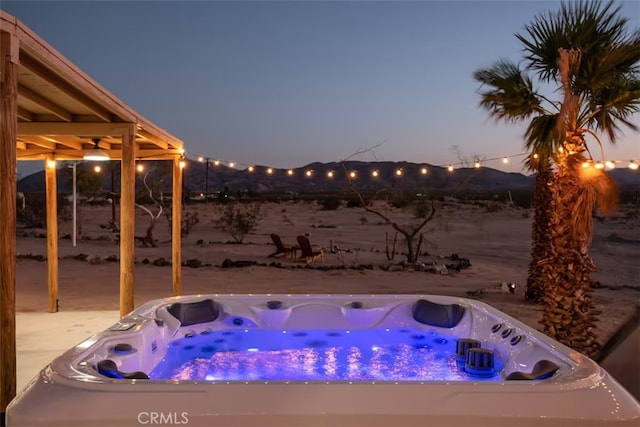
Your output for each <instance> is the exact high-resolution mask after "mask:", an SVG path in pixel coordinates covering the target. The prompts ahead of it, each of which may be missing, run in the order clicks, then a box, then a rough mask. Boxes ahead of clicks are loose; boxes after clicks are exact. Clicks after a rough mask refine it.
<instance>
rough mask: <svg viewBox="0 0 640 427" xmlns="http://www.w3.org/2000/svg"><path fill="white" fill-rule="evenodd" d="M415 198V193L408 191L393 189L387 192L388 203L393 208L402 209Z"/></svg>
mask: <svg viewBox="0 0 640 427" xmlns="http://www.w3.org/2000/svg"><path fill="white" fill-rule="evenodd" d="M414 200H415V194H413V193H411V192H408V191H393V192H392V193H390V194H389V199H388V201H389V204H390V205H391V206H393V207H394V208H398V209H402V208H406V207H407V206H410V205H411V204H412V203H413V202H414Z"/></svg>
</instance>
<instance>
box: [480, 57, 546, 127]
mask: <svg viewBox="0 0 640 427" xmlns="http://www.w3.org/2000/svg"><path fill="white" fill-rule="evenodd" d="M473 77H474V78H475V79H476V80H477V81H478V82H480V83H481V85H482V87H488V89H487V90H484V91H480V96H481V100H480V106H481V107H483V108H485V109H486V110H488V111H489V113H490V115H491V116H492V117H494V118H495V119H496V120H506V121H513V122H515V121H521V120H524V119H526V118H528V117H530V116H531V115H532V114H535V113H542V112H544V108H543V107H542V100H541V97H540V96H539V95H538V94H537V93H536V92H535V90H534V89H533V82H532V81H531V78H529V76H527V75H526V74H525V73H524V72H523V71H522V70H520V68H519V67H518V66H517V65H516V64H513V63H512V62H509V61H506V60H499V61H497V62H496V63H495V64H494V65H493V66H491V67H490V68H485V69H480V70H477V71H475V72H474V73H473Z"/></svg>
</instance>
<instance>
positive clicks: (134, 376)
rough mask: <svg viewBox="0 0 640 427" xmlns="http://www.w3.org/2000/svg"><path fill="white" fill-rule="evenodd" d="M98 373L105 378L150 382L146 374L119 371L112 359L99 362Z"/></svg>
mask: <svg viewBox="0 0 640 427" xmlns="http://www.w3.org/2000/svg"><path fill="white" fill-rule="evenodd" d="M97 368H98V372H99V373H100V374H102V375H104V376H105V377H109V378H116V379H119V380H122V379H127V380H148V379H149V376H148V375H147V374H145V373H144V372H140V371H137V372H122V371H119V370H118V366H117V365H116V362H114V361H113V360H110V359H105V360H101V361H99V362H98V366H97Z"/></svg>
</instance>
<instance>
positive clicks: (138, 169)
mask: <svg viewBox="0 0 640 427" xmlns="http://www.w3.org/2000/svg"><path fill="white" fill-rule="evenodd" d="M136 170H137V171H138V172H144V165H143V164H142V163H138V164H137V165H136Z"/></svg>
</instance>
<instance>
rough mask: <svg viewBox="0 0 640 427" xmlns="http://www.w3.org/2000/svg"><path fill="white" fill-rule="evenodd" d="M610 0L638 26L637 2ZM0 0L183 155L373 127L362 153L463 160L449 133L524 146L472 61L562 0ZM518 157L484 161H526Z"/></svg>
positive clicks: (285, 154) (225, 153)
mask: <svg viewBox="0 0 640 427" xmlns="http://www.w3.org/2000/svg"><path fill="white" fill-rule="evenodd" d="M619 4H621V5H622V11H623V14H624V16H626V17H628V18H630V19H631V22H630V24H631V27H633V28H638V27H639V26H640V2H639V1H627V2H620V3H619ZM0 8H1V9H3V10H5V11H7V12H8V13H10V14H12V15H14V16H15V17H16V18H18V19H19V20H21V21H22V22H23V23H24V24H25V25H27V26H28V27H29V28H31V29H32V30H33V31H34V32H36V33H37V34H38V35H39V36H40V37H42V38H43V39H44V40H46V41H47V42H48V43H49V44H51V45H52V46H53V47H54V48H56V49H57V50H58V51H60V52H61V53H62V54H63V55H65V56H66V57H67V58H68V59H69V60H70V61H72V62H73V63H75V64H76V65H77V66H78V67H79V68H80V69H82V70H83V71H84V72H86V73H87V74H88V75H89V76H91V78H93V79H94V80H95V81H97V82H98V83H99V84H101V85H102V86H103V87H105V88H106V89H107V90H108V91H109V92H111V93H113V94H114V95H115V96H117V97H118V98H120V99H121V100H122V101H124V102H125V103H126V104H128V105H129V106H130V107H131V108H133V109H134V110H136V111H137V112H138V113H140V114H141V115H142V116H144V117H146V118H147V119H148V120H150V121H152V122H153V123H155V124H156V125H158V126H160V127H162V128H164V129H166V130H167V131H168V132H170V133H171V134H173V135H174V136H176V137H178V138H180V139H182V140H183V141H184V143H185V146H186V149H187V155H188V156H189V157H190V158H194V159H195V158H197V157H198V156H208V157H210V158H212V159H222V160H228V161H230V160H233V161H236V162H239V163H240V164H241V165H246V164H258V165H266V166H273V167H278V168H286V167H301V166H304V165H306V164H308V163H311V162H315V161H319V162H330V161H340V160H342V159H344V158H345V157H347V156H349V155H351V154H352V153H354V152H356V151H357V150H359V149H362V148H364V147H370V146H373V145H375V144H379V143H382V142H384V144H383V145H382V146H380V147H378V148H376V149H375V150H374V151H373V153H367V154H365V155H361V156H359V157H358V158H357V160H364V161H368V160H389V161H403V160H406V161H410V162H416V163H423V162H424V163H430V164H434V165H447V164H449V163H457V162H458V161H459V159H458V155H457V154H456V150H455V148H454V147H456V146H457V147H458V151H459V153H460V155H461V156H462V158H464V159H467V160H470V161H471V160H472V159H473V158H474V156H479V157H480V158H487V159H492V158H501V157H502V156H505V155H514V154H518V153H521V152H523V150H522V147H523V137H522V134H523V130H524V126H516V125H509V124H505V123H495V122H494V121H493V120H492V119H490V118H489V116H488V113H487V112H486V111H484V110H481V109H480V108H479V107H478V102H479V99H480V98H479V95H478V89H479V85H478V84H477V83H476V82H475V81H474V80H473V78H472V74H473V72H474V71H475V70H476V69H478V68H481V67H487V66H489V65H491V64H492V63H493V62H494V61H495V60H497V59H498V58H509V59H512V60H514V61H518V60H519V59H520V58H521V57H522V52H521V49H522V46H521V44H520V43H519V42H518V40H517V39H516V38H515V37H514V33H518V32H520V33H522V32H523V27H524V25H525V24H527V23H529V22H531V21H532V19H533V18H534V17H535V15H536V14H538V13H540V12H545V11H548V10H556V9H558V8H559V2H556V1H450V2H437V1H416V2H398V1H387V2H361V1H351V2H340V1H337V2H271V1H263V2H241V1H233V2H214V1H199V2H190V1H143V2H130V1H127V2H124V1H118V2H115V1H114V2H98V1H83V2H80V1H76V2H59V1H45V2H36V1H6V0H3V1H2V3H0ZM633 122H634V123H636V124H638V125H640V117H638V115H636V116H635V117H634V120H633ZM623 131H624V134H623V135H622V136H621V137H620V139H619V141H618V144H617V145H616V146H615V147H612V146H610V145H606V146H605V155H606V157H607V158H608V159H618V160H625V161H627V160H630V159H636V161H637V160H638V159H640V142H639V141H640V134H638V133H635V134H634V133H633V132H632V131H631V130H629V129H628V128H623ZM594 148H596V147H594ZM592 151H593V150H592ZM521 161H522V157H515V158H512V159H511V162H510V163H509V165H506V166H505V165H503V164H502V162H501V161H499V160H494V161H492V162H488V163H487V166H489V167H494V168H496V169H502V170H509V171H516V172H520V171H522V170H523V169H522V164H521ZM20 163H25V162H20ZM29 163H31V162H29ZM25 166H26V165H21V172H22V171H24V167H25ZM33 166H35V165H33ZM27 167H28V168H29V167H30V166H27ZM241 167H244V166H241ZM38 168H41V165H40V167H38Z"/></svg>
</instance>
